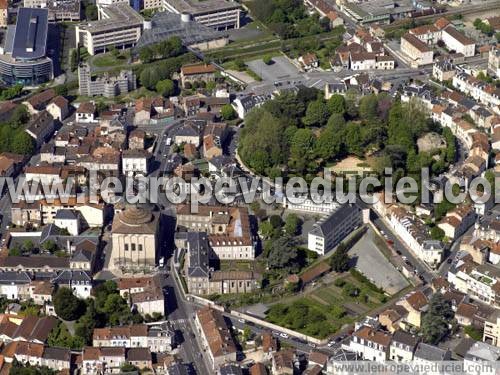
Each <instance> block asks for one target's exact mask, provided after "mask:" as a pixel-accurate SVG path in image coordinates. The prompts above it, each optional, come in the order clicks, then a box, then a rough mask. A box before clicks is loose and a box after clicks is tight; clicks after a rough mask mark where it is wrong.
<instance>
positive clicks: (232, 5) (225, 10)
mask: <svg viewBox="0 0 500 375" xmlns="http://www.w3.org/2000/svg"><path fill="white" fill-rule="evenodd" d="M163 8H164V9H165V10H167V11H169V12H171V13H177V14H181V15H182V16H183V17H185V18H186V19H189V20H192V21H195V22H199V23H201V24H202V25H205V26H208V27H210V28H212V29H216V30H228V29H239V28H240V14H241V7H240V5H239V4H238V3H236V2H233V1H226V0H205V1H196V0H163Z"/></svg>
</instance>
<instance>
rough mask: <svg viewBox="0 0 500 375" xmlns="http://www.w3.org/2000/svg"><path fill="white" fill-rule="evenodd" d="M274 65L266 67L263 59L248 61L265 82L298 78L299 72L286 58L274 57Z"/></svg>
mask: <svg viewBox="0 0 500 375" xmlns="http://www.w3.org/2000/svg"><path fill="white" fill-rule="evenodd" d="M273 61H274V63H273V64H271V65H266V64H264V62H263V61H262V59H258V60H252V61H248V62H247V65H248V66H249V67H250V69H252V70H253V71H254V72H255V73H257V74H258V75H259V76H260V77H261V78H262V79H263V80H264V81H273V82H274V81H279V80H283V79H286V78H288V77H293V76H297V74H298V73H299V70H298V69H297V67H296V66H295V65H293V64H292V63H291V62H290V61H288V59H287V58H286V57H284V56H277V57H273Z"/></svg>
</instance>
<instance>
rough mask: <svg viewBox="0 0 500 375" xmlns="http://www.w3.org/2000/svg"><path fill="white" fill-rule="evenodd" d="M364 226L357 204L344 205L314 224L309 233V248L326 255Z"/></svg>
mask: <svg viewBox="0 0 500 375" xmlns="http://www.w3.org/2000/svg"><path fill="white" fill-rule="evenodd" d="M362 224H363V213H362V211H361V209H360V208H359V207H358V206H356V205H355V204H349V203H346V204H343V205H341V206H339V207H338V208H337V209H336V210H334V211H333V212H332V213H330V215H328V216H325V217H324V218H323V219H321V220H320V221H318V222H317V223H315V224H314V226H313V228H312V229H311V230H310V231H309V233H308V238H307V248H308V249H309V250H311V251H314V252H316V253H318V254H319V255H325V254H326V253H327V252H329V251H330V250H332V249H333V248H334V247H335V246H337V245H338V244H339V243H340V241H342V240H343V239H344V238H345V237H346V236H347V235H348V234H349V233H351V232H352V231H353V230H355V229H356V228H358V227H360V226H361V225H362Z"/></svg>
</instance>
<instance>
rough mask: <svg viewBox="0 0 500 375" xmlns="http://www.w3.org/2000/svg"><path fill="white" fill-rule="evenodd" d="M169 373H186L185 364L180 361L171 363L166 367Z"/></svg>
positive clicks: (185, 374)
mask: <svg viewBox="0 0 500 375" xmlns="http://www.w3.org/2000/svg"><path fill="white" fill-rule="evenodd" d="M167 371H168V374H169V375H188V371H187V369H186V366H185V365H184V364H182V363H177V362H176V363H173V364H171V365H170V366H169V367H168V370H167Z"/></svg>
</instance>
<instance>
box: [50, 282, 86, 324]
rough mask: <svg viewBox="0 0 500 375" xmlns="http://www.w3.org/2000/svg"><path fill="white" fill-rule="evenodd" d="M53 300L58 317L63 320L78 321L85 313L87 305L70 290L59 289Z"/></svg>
mask: <svg viewBox="0 0 500 375" xmlns="http://www.w3.org/2000/svg"><path fill="white" fill-rule="evenodd" d="M52 299H53V303H54V309H55V311H56V314H57V316H58V317H60V318H61V319H63V320H75V319H78V318H79V317H80V316H82V315H83V313H84V312H85V303H84V302H83V301H82V300H80V299H79V298H78V297H76V296H75V295H74V294H73V292H72V291H71V289H69V288H64V287H61V288H59V289H58V290H57V291H56V292H55V294H54V296H53V298H52Z"/></svg>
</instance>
